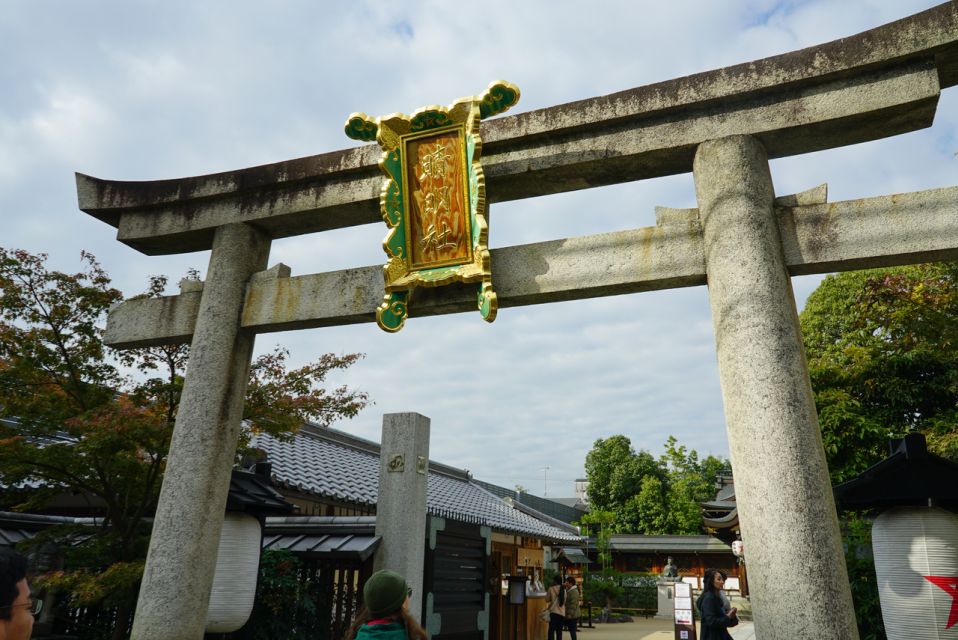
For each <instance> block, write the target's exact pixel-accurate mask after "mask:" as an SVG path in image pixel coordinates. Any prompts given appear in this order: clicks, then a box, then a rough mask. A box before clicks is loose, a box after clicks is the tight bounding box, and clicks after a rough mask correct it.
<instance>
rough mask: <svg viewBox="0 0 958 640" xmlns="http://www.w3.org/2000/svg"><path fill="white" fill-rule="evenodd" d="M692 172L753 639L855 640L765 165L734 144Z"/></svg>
mask: <svg viewBox="0 0 958 640" xmlns="http://www.w3.org/2000/svg"><path fill="white" fill-rule="evenodd" d="M693 171H694V176H695V192H696V197H697V199H698V205H699V215H700V218H701V221H702V225H703V230H704V239H705V252H706V269H707V274H708V287H709V303H710V305H711V308H712V322H713V324H714V326H715V343H716V349H717V353H718V366H719V378H720V381H721V384H722V396H723V400H724V403H725V419H726V424H727V428H728V439H729V448H730V451H731V456H732V464H733V468H734V473H735V494H736V499H737V503H738V512H739V520H740V522H741V526H742V538H743V540H744V541H745V545H746V547H745V548H746V558H747V560H748V578H749V587H750V591H751V598H752V603H753V612H754V617H755V635H756V637H758V638H761V639H762V640H776V639H778V638H780V639H782V640H784V639H786V638H787V639H791V638H815V639H816V640H856V639H857V638H858V631H857V628H856V624H855V615H854V610H853V607H852V599H851V591H850V588H849V584H848V576H847V573H846V571H845V560H844V555H843V553H842V545H841V537H840V534H839V529H838V517H837V514H836V511H835V503H834V499H833V497H832V490H831V484H830V482H829V477H828V469H827V466H826V463H825V452H824V449H823V448H822V439H821V433H820V431H819V427H818V416H817V414H816V411H815V403H814V400H813V397H812V389H811V385H810V383H809V378H808V366H807V364H806V362H805V352H804V348H803V346H802V339H801V330H800V327H799V324H798V314H797V313H796V309H795V298H794V294H793V293H792V286H791V280H790V278H789V275H788V272H787V270H786V267H785V260H784V256H783V252H782V245H781V239H780V237H779V229H778V223H777V220H776V216H775V212H774V209H773V208H772V200H773V198H774V191H773V188H772V179H771V175H770V173H769V168H768V157H767V155H766V152H765V149H764V148H763V147H762V145H761V143H760V142H758V141H757V140H756V139H754V138H752V137H750V136H732V137H728V138H723V139H720V140H712V141H709V142H706V143H703V144H701V145H700V146H699V148H698V150H697V152H696V154H695V163H694V168H693Z"/></svg>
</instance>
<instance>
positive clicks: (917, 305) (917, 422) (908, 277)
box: [801, 263, 958, 640]
mask: <svg viewBox="0 0 958 640" xmlns="http://www.w3.org/2000/svg"><path fill="white" fill-rule="evenodd" d="M956 321H958V264H955V263H938V264H925V265H916V266H909V267H899V268H887V269H872V270H868V271H853V272H848V273H841V274H837V275H832V276H828V277H826V278H825V280H824V281H823V282H822V284H821V285H820V286H819V287H818V289H816V290H815V292H814V293H812V295H811V296H810V297H809V299H808V301H807V302H806V304H805V309H804V311H802V314H801V322H802V334H803V338H804V341H805V351H806V355H807V357H808V365H809V373H810V376H811V380H812V389H813V391H814V393H815V404H816V406H817V408H818V415H819V422H820V424H821V429H822V442H823V444H824V446H825V454H826V458H827V460H828V467H829V472H830V473H831V477H832V480H833V482H835V483H838V482H842V481H845V480H848V479H849V478H851V477H854V476H856V475H858V474H859V473H861V472H862V471H864V470H865V469H867V468H868V467H869V466H871V465H873V464H875V463H876V462H878V461H879V460H881V459H883V458H884V457H886V456H887V455H888V439H889V437H890V436H900V435H903V434H904V433H905V432H907V431H910V430H917V431H920V432H922V433H924V434H925V436H926V437H927V440H928V446H929V449H930V450H932V451H933V452H935V453H937V454H938V455H941V456H943V457H946V458H950V459H952V460H958V350H956V345H958V322H956ZM870 532H871V524H870V522H868V521H867V520H866V519H863V518H862V516H861V515H860V514H855V513H845V514H842V534H843V541H844V544H845V549H846V553H845V562H846V566H847V568H848V576H849V580H850V582H851V588H852V597H853V598H854V601H855V613H856V616H857V618H858V626H859V635H860V636H861V637H862V638H863V640H864V639H866V638H868V639H880V638H884V637H885V632H884V629H883V628H882V623H881V615H880V607H879V600H878V587H877V584H876V580H875V567H874V562H873V559H872V557H871V545H870Z"/></svg>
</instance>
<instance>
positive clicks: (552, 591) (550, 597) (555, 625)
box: [546, 576, 565, 640]
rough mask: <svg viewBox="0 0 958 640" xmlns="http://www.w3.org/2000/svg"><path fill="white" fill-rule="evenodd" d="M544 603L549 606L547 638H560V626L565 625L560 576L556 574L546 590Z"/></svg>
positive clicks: (563, 596)
mask: <svg viewBox="0 0 958 640" xmlns="http://www.w3.org/2000/svg"><path fill="white" fill-rule="evenodd" d="M546 604H547V606H548V608H549V635H548V640H562V627H564V626H565V589H563V588H562V578H560V577H559V576H556V577H555V579H554V580H553V581H552V586H551V587H549V590H548V591H546Z"/></svg>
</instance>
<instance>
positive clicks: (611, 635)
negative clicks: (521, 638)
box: [562, 618, 755, 640]
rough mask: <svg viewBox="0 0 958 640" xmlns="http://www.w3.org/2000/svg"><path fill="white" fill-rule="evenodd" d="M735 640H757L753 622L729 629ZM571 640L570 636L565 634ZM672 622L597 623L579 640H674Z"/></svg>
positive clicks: (586, 630) (640, 619)
mask: <svg viewBox="0 0 958 640" xmlns="http://www.w3.org/2000/svg"><path fill="white" fill-rule="evenodd" d="M729 631H730V632H731V634H732V637H733V638H735V640H755V630H754V629H753V628H752V623H751V622H742V623H740V624H739V625H738V626H736V627H733V628H731V629H729ZM562 637H563V639H564V640H569V634H568V633H564V634H563V636H562ZM674 637H675V635H674V631H673V626H672V622H671V621H670V620H659V619H656V618H635V619H634V621H633V622H615V623H608V624H599V623H595V628H594V629H589V628H585V629H580V630H579V637H578V640H673V638H674Z"/></svg>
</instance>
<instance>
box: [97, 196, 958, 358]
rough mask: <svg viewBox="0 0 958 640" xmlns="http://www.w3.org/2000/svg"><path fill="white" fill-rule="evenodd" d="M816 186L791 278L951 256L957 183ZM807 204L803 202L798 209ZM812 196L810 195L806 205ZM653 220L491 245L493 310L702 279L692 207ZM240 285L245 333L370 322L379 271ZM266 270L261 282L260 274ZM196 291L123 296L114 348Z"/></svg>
mask: <svg viewBox="0 0 958 640" xmlns="http://www.w3.org/2000/svg"><path fill="white" fill-rule="evenodd" d="M823 193H824V189H823V188H822V189H819V190H813V191H812V192H809V194H810V195H808V194H800V195H799V196H789V197H785V198H780V199H778V200H777V201H776V202H777V203H780V204H783V203H788V202H796V203H797V204H796V206H779V207H777V212H778V221H779V231H780V234H781V237H782V244H783V247H784V253H785V262H786V266H787V268H788V270H789V273H790V274H791V275H806V274H813V273H828V272H832V271H842V270H848V269H863V268H868V267H878V266H891V265H899V264H912V263H916V262H926V261H935V260H956V259H958V187H949V188H944V189H933V190H929V191H919V192H915V193H905V194H898V195H893V196H882V197H876V198H864V199H861V200H849V201H844V202H834V203H825V202H824V199H825V198H824V195H823ZM809 201H812V203H811V204H803V203H805V202H809ZM815 201H817V202H815ZM658 218H659V219H658V223H657V224H656V225H655V226H654V227H645V228H641V229H634V230H628V231H618V232H614V233H604V234H598V235H591V236H582V237H577V238H567V239H563V240H553V241H548V242H539V243H534V244H527V245H520V246H514V247H505V248H501V249H493V250H492V268H493V277H494V279H495V282H496V290H497V292H498V296H499V305H500V307H515V306H522V305H529V304H540V303H547V302H558V301H562V300H574V299H582V298H594V297H600V296H610V295H618V294H624V293H635V292H640V291H652V290H658V289H666V288H673V287H688V286H696V285H702V284H705V273H706V272H705V250H704V246H703V239H702V230H701V226H700V224H699V218H698V210H697V209H677V210H663V211H662V212H660V215H659V216H658ZM276 273H277V272H276V271H275V270H271V271H270V272H269V274H267V273H266V272H263V273H260V274H258V275H257V277H254V278H253V279H252V281H251V282H250V284H249V286H248V288H247V293H246V301H245V303H244V306H243V319H242V326H243V328H244V329H247V330H250V331H253V332H255V333H266V332H275V331H284V330H290V329H306V328H310V327H324V326H334V325H343V324H354V323H360V322H373V321H374V320H375V309H376V306H377V305H379V303H380V302H381V301H382V295H383V293H382V292H383V277H382V267H381V266H378V265H376V266H368V267H362V268H359V269H347V270H343V271H333V272H328V273H320V274H312V275H304V276H296V277H280V276H278V275H276ZM270 276H271V277H270ZM416 294H417V296H418V297H417V298H415V299H414V304H413V314H412V315H413V317H416V316H430V315H439V314H447V313H459V312H466V311H472V310H474V306H475V291H474V290H472V289H465V288H455V287H443V288H441V289H419V290H417V291H416ZM200 296H201V292H199V291H196V292H188V293H182V294H180V295H176V296H169V297H163V298H155V299H137V300H130V301H127V302H124V303H122V304H121V305H119V306H118V307H116V308H114V309H113V310H112V311H111V312H110V316H109V321H108V324H107V331H106V337H105V340H106V342H107V344H110V345H112V346H114V347H123V348H128V347H137V346H147V345H155V344H162V343H166V342H188V341H189V340H190V339H191V336H192V334H193V326H194V323H195V318H196V313H197V309H198V308H199V301H200Z"/></svg>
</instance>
